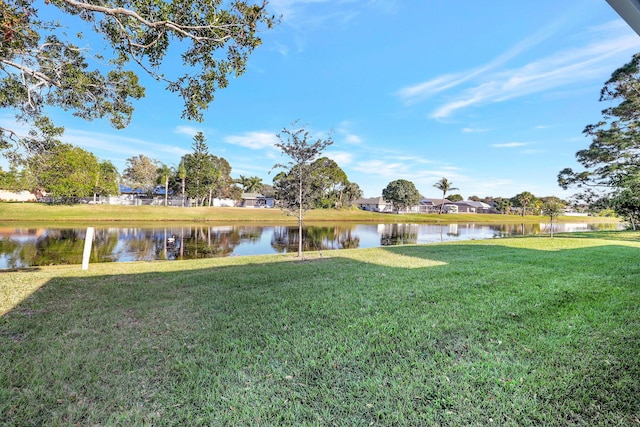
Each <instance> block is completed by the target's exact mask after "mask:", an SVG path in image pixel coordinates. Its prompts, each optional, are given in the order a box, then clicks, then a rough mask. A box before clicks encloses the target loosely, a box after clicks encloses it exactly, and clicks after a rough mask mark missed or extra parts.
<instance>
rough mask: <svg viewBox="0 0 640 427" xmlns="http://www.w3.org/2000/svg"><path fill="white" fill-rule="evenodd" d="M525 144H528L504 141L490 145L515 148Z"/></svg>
mask: <svg viewBox="0 0 640 427" xmlns="http://www.w3.org/2000/svg"><path fill="white" fill-rule="evenodd" d="M525 145H529V144H528V143H526V142H505V143H503V144H492V145H491V146H492V147H495V148H516V147H524V146H525Z"/></svg>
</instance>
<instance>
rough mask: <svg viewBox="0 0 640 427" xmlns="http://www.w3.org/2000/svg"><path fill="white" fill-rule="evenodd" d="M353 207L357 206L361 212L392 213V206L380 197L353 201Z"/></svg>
mask: <svg viewBox="0 0 640 427" xmlns="http://www.w3.org/2000/svg"><path fill="white" fill-rule="evenodd" d="M353 205H355V206H357V207H358V208H359V209H362V210H363V211H370V212H393V205H392V204H391V203H389V202H387V201H386V200H384V198H383V197H382V196H378V197H370V198H368V199H367V198H361V199H357V200H354V201H353Z"/></svg>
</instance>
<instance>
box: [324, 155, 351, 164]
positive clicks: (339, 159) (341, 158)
mask: <svg viewBox="0 0 640 427" xmlns="http://www.w3.org/2000/svg"><path fill="white" fill-rule="evenodd" d="M325 155H326V157H328V158H330V159H331V160H333V161H334V162H336V163H337V164H338V166H340V167H344V166H345V165H349V164H351V162H353V155H352V154H351V153H348V152H346V151H328V152H326V153H325Z"/></svg>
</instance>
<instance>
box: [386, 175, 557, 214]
mask: <svg viewBox="0 0 640 427" xmlns="http://www.w3.org/2000/svg"><path fill="white" fill-rule="evenodd" d="M433 186H434V187H435V188H437V189H438V190H440V191H441V192H442V203H440V205H439V213H440V214H441V213H443V209H444V205H445V199H446V200H449V201H451V202H459V201H462V200H464V198H463V197H462V196H461V195H460V194H452V195H450V196H447V194H448V193H450V192H452V191H454V190H459V188H457V187H454V186H453V183H452V182H451V181H449V180H448V179H447V178H445V177H442V179H440V180H438V181H437V182H436V183H435V184H433ZM382 198H383V199H384V200H385V201H387V202H389V203H392V204H393V207H394V209H395V210H396V212H398V213H400V212H401V211H403V210H406V209H407V208H410V207H412V206H416V205H417V204H418V203H420V200H422V199H424V198H425V197H424V196H422V195H421V194H420V192H419V191H418V189H417V188H416V186H415V184H414V183H413V182H411V181H408V180H405V179H398V180H395V181H392V182H390V183H389V185H387V187H386V188H385V189H384V190H382ZM468 200H470V201H474V202H483V203H486V204H488V205H489V206H491V207H492V208H493V209H495V210H496V211H498V212H500V213H502V214H510V213H518V214H520V215H522V216H525V215H542V214H544V215H548V213H549V212H551V211H553V212H558V213H559V212H560V210H562V209H563V208H564V207H565V206H567V205H568V202H566V201H565V200H562V199H560V198H558V197H555V196H550V197H536V196H534V195H533V194H532V193H531V192H529V191H523V192H522V193H519V194H516V195H515V196H513V197H510V198H506V197H491V196H490V197H484V198H480V197H478V196H470V197H469V199H468ZM556 216H557V215H556Z"/></svg>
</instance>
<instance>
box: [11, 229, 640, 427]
mask: <svg viewBox="0 0 640 427" xmlns="http://www.w3.org/2000/svg"><path fill="white" fill-rule="evenodd" d="M602 236H606V237H605V238H599V239H592V238H588V237H587V236H578V237H559V238H554V239H550V238H519V239H504V240H491V241H471V242H464V243H453V244H439V245H423V246H400V247H391V248H377V249H360V250H343V251H332V252H325V253H323V254H322V255H321V254H318V253H309V254H307V260H306V261H304V262H302V261H299V260H297V259H295V258H292V257H291V256H290V255H275V256H259V257H236V258H224V259H213V260H199V261H185V262H182V261H175V262H153V263H122V264H110V265H108V264H100V265H91V267H90V270H89V271H84V272H83V271H80V270H79V267H78V266H73V267H51V268H41V269H30V270H25V271H13V272H4V273H0V288H1V292H2V293H0V296H1V297H2V303H3V305H2V306H1V308H0V309H1V312H2V313H3V314H2V317H1V318H0V319H1V320H0V353H1V354H2V358H1V359H0V423H2V424H3V425H7V426H40V425H105V426H108V425H158V426H162V425H190V426H197V425H206V426H217V425H229V426H244V425H246V426H324V425H327V426H333V425H337V426H369V425H379V426H394V425H396V426H430V425H451V426H462V425H464V426H486V425H507V426H527V425H536V426H538V425H545V426H566V425H581V426H586V425H636V424H637V423H640V419H639V418H640V265H639V264H638V259H639V256H640V234H638V233H631V232H626V233H620V234H616V233H604V234H603V235H602ZM616 236H620V237H621V239H616ZM7 301H8V302H7Z"/></svg>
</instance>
